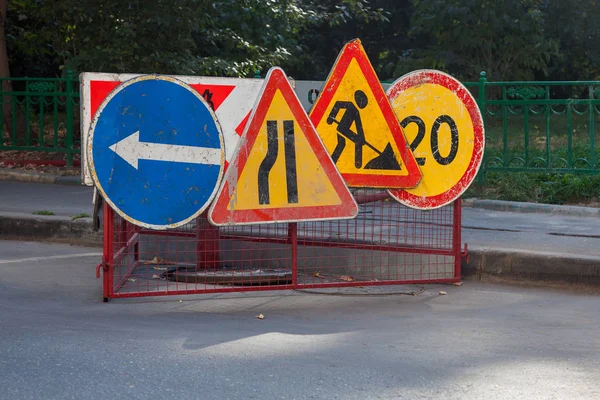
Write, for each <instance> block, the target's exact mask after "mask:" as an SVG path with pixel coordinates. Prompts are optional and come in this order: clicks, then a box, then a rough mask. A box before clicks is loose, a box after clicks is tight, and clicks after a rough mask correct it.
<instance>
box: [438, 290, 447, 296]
mask: <svg viewBox="0 0 600 400" xmlns="http://www.w3.org/2000/svg"><path fill="white" fill-rule="evenodd" d="M447 294H448V293H446V292H444V291H443V290H440V296H445V295H447Z"/></svg>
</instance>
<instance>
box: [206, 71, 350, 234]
mask: <svg viewBox="0 0 600 400" xmlns="http://www.w3.org/2000/svg"><path fill="white" fill-rule="evenodd" d="M357 213H358V206H357V204H356V202H355V200H354V198H353V197H352V195H351V194H350V192H349V190H348V188H347V187H346V184H345V183H344V180H343V179H342V177H341V176H340V174H339V172H338V171H337V170H336V168H335V165H334V164H333V162H332V160H331V158H330V157H329V154H328V153H327V150H326V149H325V147H324V146H323V143H322V142H321V140H320V139H319V136H318V134H317V132H316V130H315V128H314V126H313V125H312V123H311V122H310V120H309V119H308V116H307V115H306V112H305V111H304V109H303V108H302V105H301V103H300V100H299V99H298V97H297V96H296V94H295V93H294V90H293V89H292V87H291V86H290V83H289V81H288V79H287V77H286V75H285V73H284V72H283V70H282V69H280V68H272V69H271V70H270V71H269V73H268V74H267V76H266V78H265V83H264V85H263V88H262V90H261V93H260V94H259V96H258V99H257V103H256V105H255V106H254V108H253V111H252V115H251V116H250V120H249V122H248V124H247V126H246V130H245V132H244V133H243V135H242V138H241V140H240V144H239V145H238V148H237V150H236V153H235V155H234V157H233V158H232V162H231V164H230V165H229V168H228V170H227V172H226V174H225V178H224V180H223V184H222V185H221V188H220V189H219V192H218V194H217V197H216V200H215V202H214V203H213V205H212V207H211V209H210V211H209V219H210V221H211V222H212V223H213V224H214V225H217V226H222V225H244V224H253V223H265V222H267V223H268V222H295V221H308V220H315V221H316V220H327V219H343V218H354V217H355V216H356V215H357Z"/></svg>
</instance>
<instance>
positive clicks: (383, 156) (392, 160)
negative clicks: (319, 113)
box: [332, 120, 402, 171]
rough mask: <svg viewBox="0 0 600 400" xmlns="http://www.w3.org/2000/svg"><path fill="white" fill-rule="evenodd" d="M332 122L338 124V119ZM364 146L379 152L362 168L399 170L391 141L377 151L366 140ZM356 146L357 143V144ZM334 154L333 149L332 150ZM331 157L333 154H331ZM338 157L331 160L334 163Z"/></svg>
mask: <svg viewBox="0 0 600 400" xmlns="http://www.w3.org/2000/svg"><path fill="white" fill-rule="evenodd" d="M333 122H334V123H336V124H338V125H339V121H337V120H333ZM363 144H364V145H365V146H367V147H368V148H370V149H371V150H373V151H374V152H375V153H377V154H379V155H378V156H376V157H375V158H373V159H371V161H369V162H368V163H367V164H366V165H365V166H364V167H363V169H380V170H392V171H400V170H401V169H402V168H401V167H400V163H398V160H396V155H395V154H394V149H392V145H391V143H388V144H387V145H386V146H385V148H384V149H383V151H379V150H378V149H377V148H376V147H375V146H373V145H372V144H371V143H369V142H367V141H366V140H365V141H364V142H363ZM357 146H358V144H357ZM334 154H335V151H334ZM332 158H333V156H332ZM338 158H339V155H338V156H337V157H335V159H333V162H334V163H336V162H337V160H338Z"/></svg>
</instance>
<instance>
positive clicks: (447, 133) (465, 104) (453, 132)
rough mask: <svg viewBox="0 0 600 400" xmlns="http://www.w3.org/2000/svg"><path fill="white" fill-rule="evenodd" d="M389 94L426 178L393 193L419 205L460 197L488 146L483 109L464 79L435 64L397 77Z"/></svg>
mask: <svg viewBox="0 0 600 400" xmlns="http://www.w3.org/2000/svg"><path fill="white" fill-rule="evenodd" d="M387 95H388V98H389V100H390V103H391V104H392V107H393V109H394V112H395V113H396V116H397V117H398V121H400V126H401V127H402V129H403V130H404V133H405V135H406V137H407V138H408V142H409V143H410V148H411V150H412V151H413V154H414V155H415V157H416V159H417V162H418V164H419V167H420V168H421V172H422V173H423V179H422V180H421V182H420V183H419V184H418V185H417V186H416V187H414V188H410V189H403V190H391V191H389V193H390V195H391V196H392V197H394V198H395V199H396V200H398V201H399V202H400V203H402V204H404V205H407V206H409V207H413V208H419V209H433V208H438V207H442V206H444V205H446V204H449V203H451V202H453V201H454V200H456V199H457V198H458V197H460V195H461V194H462V193H463V192H464V191H465V190H467V188H468V187H469V185H470V184H471V183H472V181H473V179H474V178H475V176H476V175H477V171H478V170H479V166H480V165H481V160H482V158H483V148H484V141H485V137H484V129H483V120H482V118H481V112H480V110H479V108H478V107H477V103H476V102H475V99H474V98H473V96H472V95H471V93H470V92H469V91H468V90H467V88H465V87H464V86H463V85H462V84H461V83H460V82H459V81H458V80H456V79H454V78H453V77H451V76H450V75H448V74H445V73H443V72H439V71H435V70H420V71H414V72H411V73H409V74H407V75H405V76H403V77H401V78H399V79H398V80H396V81H395V82H394V83H393V84H392V85H391V86H390V87H389V89H388V91H387Z"/></svg>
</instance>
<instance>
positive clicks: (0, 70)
mask: <svg viewBox="0 0 600 400" xmlns="http://www.w3.org/2000/svg"><path fill="white" fill-rule="evenodd" d="M7 6H8V0H0V78H10V70H9V68H8V53H7V51H6V38H5V34H4V27H5V22H6V10H7ZM2 92H3V93H5V92H12V83H11V81H9V80H7V79H3V80H2ZM11 103H12V97H11V96H3V97H2V116H3V121H4V125H5V126H6V130H7V131H8V132H10V131H11V127H12V121H13V115H12V105H11Z"/></svg>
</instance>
